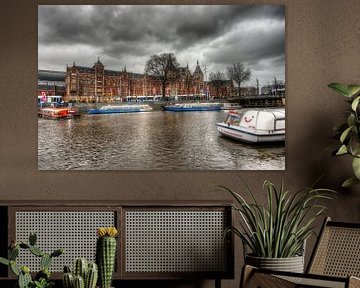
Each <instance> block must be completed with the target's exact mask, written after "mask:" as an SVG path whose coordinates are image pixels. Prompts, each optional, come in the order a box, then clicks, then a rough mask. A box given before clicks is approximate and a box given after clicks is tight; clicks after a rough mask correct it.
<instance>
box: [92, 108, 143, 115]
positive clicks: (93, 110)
mask: <svg viewBox="0 0 360 288" xmlns="http://www.w3.org/2000/svg"><path fill="white" fill-rule="evenodd" d="M136 112H142V111H140V109H132V110H120V109H108V110H99V109H90V110H89V112H88V113H89V114H114V113H136Z"/></svg>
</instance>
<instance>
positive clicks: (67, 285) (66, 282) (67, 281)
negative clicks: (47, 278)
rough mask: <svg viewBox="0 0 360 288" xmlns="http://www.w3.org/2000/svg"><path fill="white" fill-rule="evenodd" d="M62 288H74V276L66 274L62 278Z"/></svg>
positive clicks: (69, 273)
mask: <svg viewBox="0 0 360 288" xmlns="http://www.w3.org/2000/svg"><path fill="white" fill-rule="evenodd" d="M62 280H63V286H64V288H73V287H74V276H73V274H72V273H71V272H66V273H64V274H63V277H62Z"/></svg>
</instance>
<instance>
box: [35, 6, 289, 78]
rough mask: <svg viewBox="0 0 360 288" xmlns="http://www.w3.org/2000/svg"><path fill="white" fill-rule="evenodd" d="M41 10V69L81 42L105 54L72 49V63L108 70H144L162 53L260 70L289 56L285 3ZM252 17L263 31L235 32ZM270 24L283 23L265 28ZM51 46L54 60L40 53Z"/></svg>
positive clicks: (56, 62)
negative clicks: (98, 63) (262, 65)
mask: <svg viewBox="0 0 360 288" xmlns="http://www.w3.org/2000/svg"><path fill="white" fill-rule="evenodd" d="M38 7H39V9H38V16H39V18H38V19H39V23H38V28H39V39H38V41H39V67H40V66H41V67H42V68H49V69H51V67H43V66H45V65H46V66H50V65H51V64H50V63H54V64H53V66H54V67H55V66H56V67H58V66H59V63H61V61H63V62H64V65H66V64H65V63H66V62H65V61H68V60H69V55H66V53H65V52H64V51H62V48H63V47H72V46H73V45H78V44H82V45H83V47H85V48H86V51H87V53H88V54H91V51H96V53H97V54H98V53H101V55H88V54H86V55H85V54H84V51H72V52H71V57H73V58H76V59H73V60H75V61H77V59H81V61H85V62H86V57H90V59H88V61H87V62H88V65H92V63H93V62H94V61H95V60H96V57H97V56H100V57H101V59H104V61H105V60H108V61H109V62H108V63H104V64H105V65H106V66H107V67H108V68H109V69H114V68H116V67H120V66H124V65H126V66H127V67H143V66H144V64H145V63H140V62H139V61H140V60H141V61H143V59H144V58H146V57H148V56H150V55H152V54H155V53H164V52H172V53H175V55H176V56H178V57H179V58H182V59H183V58H184V57H183V56H182V55H189V53H190V54H191V55H192V56H191V57H192V58H193V59H189V61H190V62H193V61H194V59H201V61H202V62H203V63H204V64H205V63H206V64H207V65H209V66H211V65H212V64H213V66H214V67H215V66H217V65H218V66H224V65H226V64H229V63H233V62H236V61H242V62H245V63H247V64H249V65H252V66H253V67H257V66H258V65H260V64H259V63H264V61H268V62H269V61H270V60H269V59H279V58H278V57H280V56H281V55H284V54H285V52H284V37H285V32H284V26H285V25H284V21H285V20H284V19H285V15H284V14H285V13H284V6H282V5H203V6H200V5H163V6H154V5H122V6H108V5H101V6H100V5H99V6H77V5H69V6H64V5H63V6H59V5H40V6H38ZM253 19H257V20H259V21H263V23H264V24H263V31H258V30H256V29H255V30H254V29H252V27H251V24H249V25H250V26H249V28H248V29H246V31H236V29H235V28H236V27H238V26H239V25H240V26H241V25H242V24H243V23H248V22H249V23H251V21H252V20H253ZM269 21H273V22H276V23H279V25H278V26H276V25H275V26H274V27H267V23H268V22H269ZM230 34H231V37H230ZM50 47H51V49H53V51H54V55H53V59H52V60H51V55H48V54H46V56H43V55H41V51H43V49H42V48H50ZM51 49H47V51H48V50H51ZM89 51H90V52H89ZM93 53H95V52H93ZM136 61H138V62H136ZM77 62H78V61H77ZM126 62H129V63H126ZM282 64H283V63H282V62H279V63H276V65H278V66H281V65H282ZM83 65H85V63H84V64H83ZM180 65H186V63H180ZM280 70H281V69H280ZM138 72H142V71H138Z"/></svg>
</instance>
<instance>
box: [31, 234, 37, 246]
mask: <svg viewBox="0 0 360 288" xmlns="http://www.w3.org/2000/svg"><path fill="white" fill-rule="evenodd" d="M36 241H37V235H36V233H35V232H31V233H30V235H29V244H30V245H31V246H35V245H36Z"/></svg>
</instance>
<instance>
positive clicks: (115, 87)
mask: <svg viewBox="0 0 360 288" xmlns="http://www.w3.org/2000/svg"><path fill="white" fill-rule="evenodd" d="M177 69H178V75H179V77H178V79H177V80H174V81H171V82H170V83H168V84H167V86H166V91H165V94H166V96H169V97H174V98H177V99H186V98H187V97H188V98H190V97H194V96H195V95H197V96H198V97H203V98H204V97H206V95H207V91H210V92H211V91H212V90H213V89H212V88H211V83H206V82H205V81H204V73H203V72H202V70H201V68H200V65H199V62H197V65H196V68H195V71H194V72H193V73H191V71H190V69H189V65H187V66H185V67H178V68H177ZM65 78H66V80H65V82H66V95H65V101H70V100H75V101H80V102H113V101H119V100H125V99H130V98H134V99H137V97H140V96H160V95H162V91H161V90H162V86H161V82H160V81H159V79H157V78H156V77H153V76H150V75H146V74H139V73H132V72H128V71H127V70H126V67H125V68H123V69H122V70H121V71H113V70H107V69H105V66H104V65H103V64H102V63H101V61H100V59H98V61H97V62H96V63H95V64H94V65H93V66H92V67H83V66H77V65H75V63H73V65H72V66H71V67H67V69H66V77H65ZM226 86H227V88H226V89H223V90H224V91H225V92H226V94H229V93H230V92H229V87H228V86H229V83H227V85H226ZM225 92H224V93H225Z"/></svg>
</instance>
